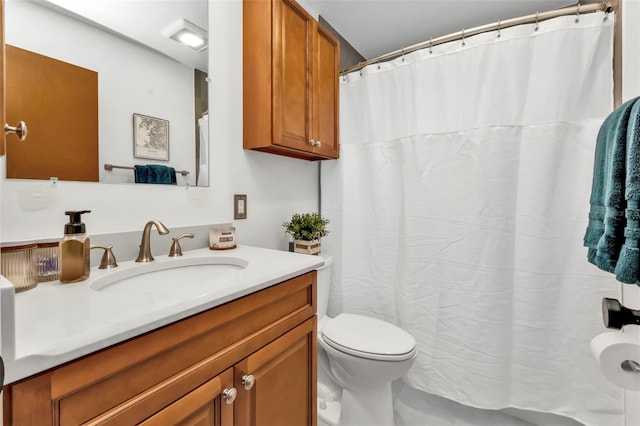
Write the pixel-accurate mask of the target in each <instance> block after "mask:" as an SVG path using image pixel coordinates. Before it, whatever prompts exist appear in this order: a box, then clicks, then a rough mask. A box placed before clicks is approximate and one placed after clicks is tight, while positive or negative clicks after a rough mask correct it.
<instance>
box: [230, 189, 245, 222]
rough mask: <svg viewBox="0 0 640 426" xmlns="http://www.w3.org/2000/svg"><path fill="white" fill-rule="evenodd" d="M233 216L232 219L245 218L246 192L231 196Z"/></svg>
mask: <svg viewBox="0 0 640 426" xmlns="http://www.w3.org/2000/svg"><path fill="white" fill-rule="evenodd" d="M233 218H234V219H246V218H247V195H246V194H235V195H234V196H233Z"/></svg>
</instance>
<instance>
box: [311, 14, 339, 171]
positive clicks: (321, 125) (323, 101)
mask: <svg viewBox="0 0 640 426" xmlns="http://www.w3.org/2000/svg"><path fill="white" fill-rule="evenodd" d="M314 46H315V51H314V54H313V59H314V61H315V62H314V66H313V70H314V90H313V126H314V138H315V141H316V145H317V146H315V147H314V152H316V153H318V154H320V155H322V156H324V157H329V158H338V154H339V144H338V110H339V100H338V96H339V95H338V94H339V87H338V79H339V75H340V44H339V42H338V40H337V39H336V38H335V37H334V36H333V35H332V34H331V33H329V32H328V31H327V30H326V29H324V28H323V27H322V26H320V25H318V26H317V31H316V35H315V40H314Z"/></svg>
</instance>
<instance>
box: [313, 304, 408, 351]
mask: <svg viewBox="0 0 640 426" xmlns="http://www.w3.org/2000/svg"><path fill="white" fill-rule="evenodd" d="M321 334H322V339H323V340H324V341H325V342H326V343H327V344H328V345H330V346H332V347H333V348H334V349H336V350H339V351H341V352H345V353H348V354H351V355H355V356H359V357H362V358H369V359H377V360H383V361H404V360H406V359H410V358H411V357H413V356H414V355H415V353H416V340H415V339H414V338H413V336H412V335H410V334H409V333H407V332H406V331H404V330H403V329H401V328H400V327H396V326H395V325H393V324H390V323H388V322H386V321H382V320H379V319H375V318H370V317H365V316H362V315H354V314H340V315H338V316H337V317H335V318H334V319H332V320H331V321H329V322H327V323H326V325H324V326H323V327H322V330H321Z"/></svg>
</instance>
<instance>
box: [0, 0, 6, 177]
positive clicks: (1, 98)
mask: <svg viewBox="0 0 640 426" xmlns="http://www.w3.org/2000/svg"><path fill="white" fill-rule="evenodd" d="M0 80H1V81H2V83H1V84H0V124H2V127H4V124H5V123H6V121H5V120H6V119H5V114H4V111H5V105H6V103H5V84H6V81H5V80H6V78H5V47H4V0H0ZM4 145H5V133H4V131H2V132H0V157H2V156H3V155H4V150H5V148H4ZM2 177H3V176H0V178H2Z"/></svg>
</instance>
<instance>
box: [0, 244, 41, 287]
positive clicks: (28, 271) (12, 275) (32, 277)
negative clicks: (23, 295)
mask: <svg viewBox="0 0 640 426" xmlns="http://www.w3.org/2000/svg"><path fill="white" fill-rule="evenodd" d="M37 247H38V245H37V244H35V243H33V244H25V245H20V246H13V247H2V248H0V260H1V263H2V268H1V269H2V275H3V276H4V277H5V278H6V279H8V280H9V281H11V282H12V283H13V285H14V286H15V288H16V292H21V291H25V290H29V289H31V288H34V287H35V286H36V285H38V273H37V270H36V262H35V256H34V254H35V250H36V248H37Z"/></svg>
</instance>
